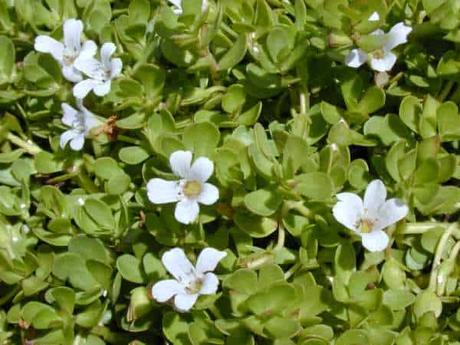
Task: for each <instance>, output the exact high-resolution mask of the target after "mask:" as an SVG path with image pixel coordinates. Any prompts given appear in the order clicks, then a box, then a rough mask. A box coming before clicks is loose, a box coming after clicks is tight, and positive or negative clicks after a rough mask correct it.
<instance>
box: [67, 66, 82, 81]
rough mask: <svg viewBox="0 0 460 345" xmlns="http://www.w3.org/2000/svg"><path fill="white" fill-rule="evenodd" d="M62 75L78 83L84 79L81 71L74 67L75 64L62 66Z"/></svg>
mask: <svg viewBox="0 0 460 345" xmlns="http://www.w3.org/2000/svg"><path fill="white" fill-rule="evenodd" d="M62 75H63V76H64V78H65V79H67V80H68V81H71V82H72V83H78V82H79V81H81V80H82V79H83V77H82V76H81V73H80V71H79V70H78V69H76V68H74V67H73V65H70V66H69V65H63V66H62Z"/></svg>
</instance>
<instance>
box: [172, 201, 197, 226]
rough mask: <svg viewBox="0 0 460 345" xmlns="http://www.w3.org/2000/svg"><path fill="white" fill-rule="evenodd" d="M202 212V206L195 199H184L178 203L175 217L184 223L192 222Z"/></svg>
mask: <svg viewBox="0 0 460 345" xmlns="http://www.w3.org/2000/svg"><path fill="white" fill-rule="evenodd" d="M198 213H200V207H199V206H198V202H196V201H195V200H182V201H179V202H178V203H177V205H176V210H175V211H174V217H176V219H177V221H178V222H180V223H182V224H190V223H192V222H193V221H195V220H196V219H197V217H198Z"/></svg>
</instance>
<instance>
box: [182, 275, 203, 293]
mask: <svg viewBox="0 0 460 345" xmlns="http://www.w3.org/2000/svg"><path fill="white" fill-rule="evenodd" d="M202 287H203V280H202V279H198V278H197V279H194V280H192V281H191V282H190V284H188V286H187V287H186V288H185V290H187V292H188V293H189V294H196V293H198V292H200V291H201V288H202Z"/></svg>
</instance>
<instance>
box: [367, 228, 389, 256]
mask: <svg viewBox="0 0 460 345" xmlns="http://www.w3.org/2000/svg"><path fill="white" fill-rule="evenodd" d="M361 240H362V242H363V247H364V248H366V249H367V250H369V251H370V252H379V251H381V250H384V249H385V248H386V247H387V246H388V242H389V241H390V239H389V238H388V235H387V234H386V233H385V232H383V231H381V230H374V231H372V232H370V233H364V234H362V235H361Z"/></svg>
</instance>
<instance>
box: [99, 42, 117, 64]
mask: <svg viewBox="0 0 460 345" xmlns="http://www.w3.org/2000/svg"><path fill="white" fill-rule="evenodd" d="M115 50H117V47H116V46H115V44H113V43H112V42H107V43H104V44H103V45H102V47H101V62H102V64H103V65H104V66H106V67H107V68H110V57H111V56H112V55H113V53H115Z"/></svg>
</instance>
